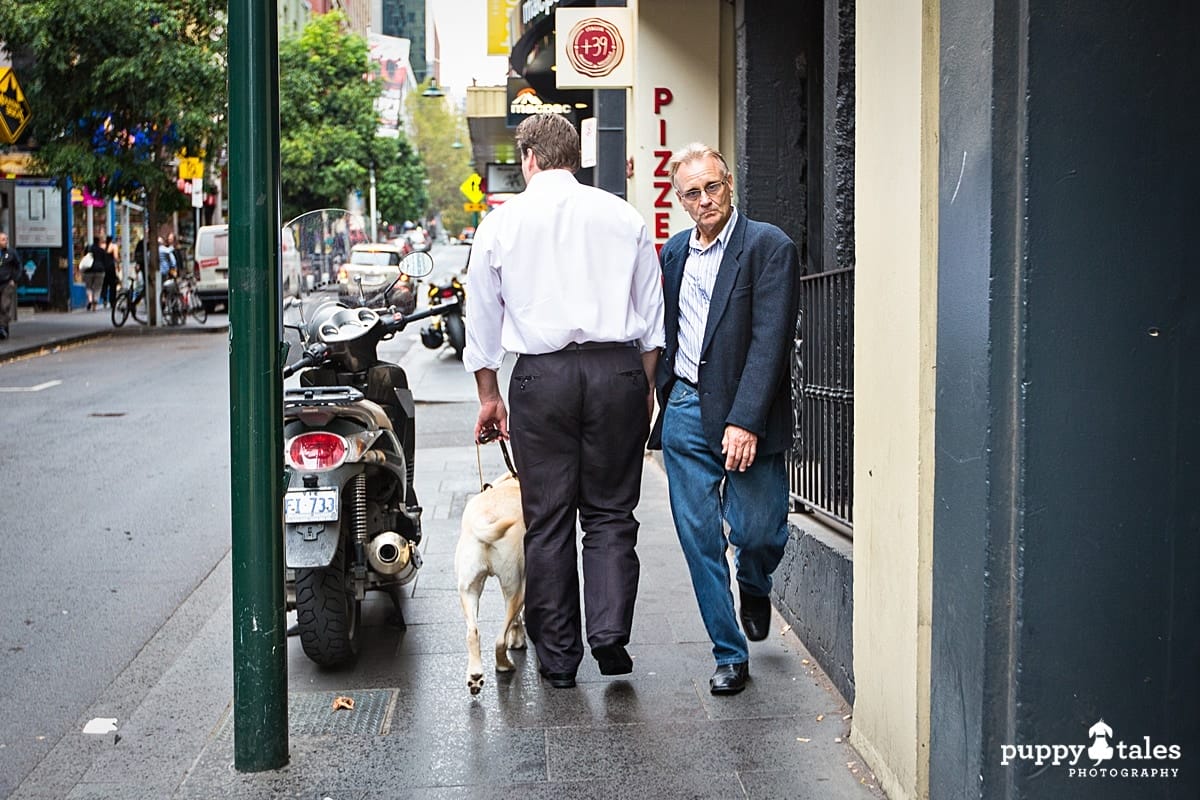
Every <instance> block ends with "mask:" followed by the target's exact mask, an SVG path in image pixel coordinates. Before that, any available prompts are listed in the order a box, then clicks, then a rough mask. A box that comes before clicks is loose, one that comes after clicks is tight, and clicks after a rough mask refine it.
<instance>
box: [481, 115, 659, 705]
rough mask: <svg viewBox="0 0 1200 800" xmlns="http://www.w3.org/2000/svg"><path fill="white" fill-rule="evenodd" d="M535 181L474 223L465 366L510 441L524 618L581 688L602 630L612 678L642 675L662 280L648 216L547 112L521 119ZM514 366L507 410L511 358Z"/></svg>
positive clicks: (529, 176) (520, 142)
mask: <svg viewBox="0 0 1200 800" xmlns="http://www.w3.org/2000/svg"><path fill="white" fill-rule="evenodd" d="M516 141H517V147H518V149H519V150H520V152H521V171H522V172H523V173H524V175H525V184H526V188H525V191H524V192H522V193H521V194H519V195H517V196H516V197H514V198H513V199H511V200H509V201H508V202H506V203H505V204H504V205H503V206H501V207H500V208H499V209H497V210H496V211H493V212H492V213H490V214H488V216H487V217H485V218H484V220H483V221H482V222H481V223H480V225H479V227H478V230H477V231H476V233H475V240H474V244H473V246H472V249H471V259H470V264H469V272H470V275H471V286H470V291H469V292H467V313H466V322H467V347H466V351H465V352H464V354H463V363H464V365H465V366H466V369H467V371H469V372H473V373H474V374H475V383H476V388H477V390H478V392H479V418H478V420H477V421H476V423H475V436H476V438H477V439H478V438H479V437H480V436H481V435H483V434H485V433H487V434H491V435H499V436H500V437H501V438H504V439H508V438H509V436H510V434H511V439H512V443H513V459H514V461H515V462H516V464H515V466H516V468H517V472H518V473H519V476H520V479H521V494H522V505H523V509H524V513H525V525H526V528H527V533H526V535H525V565H526V574H527V575H528V585H527V586H526V591H525V625H526V630H527V631H528V633H529V637H530V639H532V641H533V643H534V647H535V648H536V650H537V656H538V664H539V671H540V672H541V674H542V675H543V677H545V678H546V679H547V680H549V681H550V683H551V685H552V686H555V687H557V688H569V687H572V686H574V685H575V673H576V670H577V668H578V667H579V663H580V662H581V661H582V659H583V636H582V630H581V626H580V609H579V568H578V563H577V556H576V546H575V525H576V516H577V515H578V519H579V524H580V527H582V528H583V593H584V614H585V615H586V619H587V640H588V644H589V645H590V647H591V650H592V655H593V656H594V657H595V658H596V661H597V663H598V665H599V667H600V672H601V673H603V674H605V675H621V674H625V673H628V672H631V671H632V669H633V662H632V660H631V658H630V656H629V653H628V652H627V651H626V649H625V645H627V644H628V643H629V633H630V629H631V627H632V625H633V606H634V599H635V597H636V595H637V584H638V570H639V566H638V558H637V554H636V553H635V552H634V545H635V544H636V542H637V530H638V522H637V520H636V519H635V518H634V515H633V509H634V508H635V507H636V506H637V503H638V497H639V495H640V492H641V477H642V457H643V455H644V449H645V444H646V438H647V436H648V435H649V430H650V413H651V410H652V409H653V404H654V397H653V393H652V387H653V385H654V371H655V368H656V366H657V361H658V348H660V347H661V346H662V344H663V341H664V338H663V295H662V278H661V273H660V271H659V266H658V258H657V256H656V254H655V251H654V245H653V243H652V242H651V240H650V235H649V232H648V231H647V230H646V225H645V222H644V221H643V220H642V217H641V215H640V214H639V213H638V212H637V211H636V210H635V209H634V208H633V207H632V206H631V205H629V204H628V203H626V202H625V201H624V200H622V199H620V198H618V197H616V196H615V195H612V194H609V193H608V192H605V191H603V190H601V189H596V188H593V187H590V186H584V185H582V184H580V183H579V182H578V181H577V180H575V176H574V175H573V173H574V172H575V170H576V169H577V168H578V166H579V134H578V133H577V132H576V130H575V128H574V127H573V126H572V125H571V123H570V122H568V121H567V120H566V119H565V118H563V117H560V116H558V115H555V114H543V115H538V116H536V117H532V118H530V119H527V120H525V121H524V122H522V123H521V125H520V126H519V127H518V128H517V131H516ZM505 353H515V354H517V356H518V358H517V361H516V364H515V366H514V367H513V372H512V377H511V380H510V384H509V391H508V402H509V407H508V408H506V407H505V404H504V400H503V399H502V398H501V395H500V388H499V383H498V381H497V378H496V373H497V370H499V368H500V364H501V361H502V360H503V358H504V354H505Z"/></svg>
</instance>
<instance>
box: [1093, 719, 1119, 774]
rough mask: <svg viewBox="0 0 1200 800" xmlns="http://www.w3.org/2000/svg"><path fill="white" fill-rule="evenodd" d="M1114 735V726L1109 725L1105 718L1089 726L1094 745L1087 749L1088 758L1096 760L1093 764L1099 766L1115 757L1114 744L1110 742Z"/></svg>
mask: <svg viewBox="0 0 1200 800" xmlns="http://www.w3.org/2000/svg"><path fill="white" fill-rule="evenodd" d="M1112 735H1113V730H1112V728H1110V727H1108V723H1106V722H1105V721H1104V720H1100V721H1099V722H1097V723H1096V724H1095V725H1093V726H1092V727H1090V728H1088V738H1089V739H1093V740H1094V741H1093V742H1092V746H1091V747H1089V748H1088V750H1087V754H1088V758H1090V759H1092V760H1093V761H1095V762H1096V763H1095V764H1093V765H1092V766H1094V767H1098V766H1100V763H1101V762H1102V761H1108V760H1109V759H1110V758H1112V757H1113V749H1112V745H1110V744H1109V743H1108V740H1109V739H1110V738H1112Z"/></svg>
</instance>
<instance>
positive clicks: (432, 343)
mask: <svg viewBox="0 0 1200 800" xmlns="http://www.w3.org/2000/svg"><path fill="white" fill-rule="evenodd" d="M428 295H429V307H430V308H437V307H439V306H444V305H445V304H447V303H454V304H455V308H454V309H453V310H451V311H448V312H446V313H445V314H443V315H442V316H440V317H435V318H434V319H433V320H432V321H431V322H430V323H429V324H428V325H426V326H425V327H424V328H422V329H421V344H423V345H425V346H426V347H428V348H429V349H430V350H437V349H438V348H439V347H441V346H442V345H443V344H445V343H447V342H448V343H449V344H450V347H451V348H452V349H453V350H454V357H455V358H457V359H459V360H461V359H462V357H463V350H464V349H465V348H466V346H467V328H466V325H465V324H464V322H463V310H464V309H466V307H467V293H466V289H464V288H463V285H462V282H461V281H459V279H458V276H457V275H450V276H449V277H448V278H447V279H445V280H442V281H430V282H429V290H428Z"/></svg>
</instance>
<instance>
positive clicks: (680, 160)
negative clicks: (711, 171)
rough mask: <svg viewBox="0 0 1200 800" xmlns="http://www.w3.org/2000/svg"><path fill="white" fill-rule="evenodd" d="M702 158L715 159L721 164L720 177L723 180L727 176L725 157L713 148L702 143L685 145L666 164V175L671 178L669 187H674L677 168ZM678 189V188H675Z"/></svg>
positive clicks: (727, 168)
mask: <svg viewBox="0 0 1200 800" xmlns="http://www.w3.org/2000/svg"><path fill="white" fill-rule="evenodd" d="M702 158H715V159H716V160H717V161H719V162H720V164H721V169H722V170H723V172H722V173H721V177H722V178H724V177H725V176H726V175H728V174H729V164H727V163H726V162H725V156H723V155H721V154H720V152H718V151H717V150H716V149H715V148H712V147H709V146H708V145H706V144H704V143H703V142H692V143H691V144H685V145H684V146H683V147H681V148H679V149H678V150H676V151H675V152H674V153H672V154H671V160H670V161H668V162H667V173H668V174H669V175H670V176H671V185H672V186H675V173H676V172H678V171H679V168H680V167H681V166H683V165H684V164H686V163H688V162H689V161H698V160H699V159H702ZM675 188H679V187H677V186H676V187H675Z"/></svg>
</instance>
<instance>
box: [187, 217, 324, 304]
mask: <svg viewBox="0 0 1200 800" xmlns="http://www.w3.org/2000/svg"><path fill="white" fill-rule="evenodd" d="M279 260H280V264H281V267H282V273H283V274H282V281H283V294H284V296H285V297H286V296H288V295H291V296H294V297H299V296H300V294H301V291H302V289H303V285H302V276H301V270H300V253H298V252H297V251H296V243H295V242H293V241H292V238H291V237H290V236H288V235H287V233H286V232H284V234H283V236H282V237H281V242H280V250H279ZM195 274H196V292H197V293H198V294H199V295H200V299H201V300H203V301H204V307H205V308H207V309H208V310H209V311H212V310H213V309H214V308H215V307H216V306H218V305H224V306H225V307H226V309H228V307H229V305H228V304H229V226H228V225H204V226H201V228H200V235H199V236H197V237H196V273H195Z"/></svg>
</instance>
